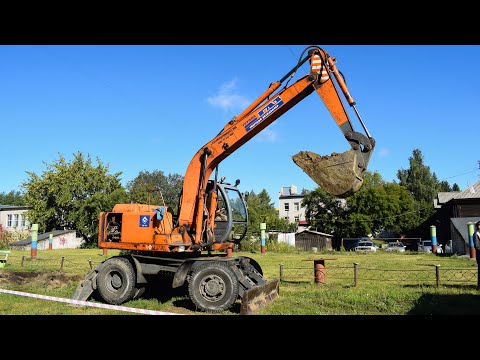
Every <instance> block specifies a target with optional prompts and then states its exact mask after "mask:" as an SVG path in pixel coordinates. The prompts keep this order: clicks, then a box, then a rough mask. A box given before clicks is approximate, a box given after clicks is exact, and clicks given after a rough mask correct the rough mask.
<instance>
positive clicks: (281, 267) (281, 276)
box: [280, 264, 283, 281]
mask: <svg viewBox="0 0 480 360" xmlns="http://www.w3.org/2000/svg"><path fill="white" fill-rule="evenodd" d="M282 279H283V264H280V281H282Z"/></svg>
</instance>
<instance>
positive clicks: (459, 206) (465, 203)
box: [431, 181, 480, 255]
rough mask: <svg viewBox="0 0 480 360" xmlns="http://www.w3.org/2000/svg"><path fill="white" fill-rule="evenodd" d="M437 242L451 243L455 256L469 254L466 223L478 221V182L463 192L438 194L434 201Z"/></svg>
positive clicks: (479, 218) (479, 205)
mask: <svg viewBox="0 0 480 360" xmlns="http://www.w3.org/2000/svg"><path fill="white" fill-rule="evenodd" d="M434 207H435V210H436V213H435V215H434V216H433V217H432V221H431V225H434V226H435V227H436V229H435V230H436V236H437V242H438V243H439V244H442V245H444V247H445V245H446V244H449V243H450V240H451V243H452V251H453V253H456V254H462V255H467V254H469V249H470V245H469V238H468V223H469V222H476V221H478V220H480V181H479V182H477V183H475V184H473V185H472V186H469V187H468V188H467V189H465V190H463V191H451V192H439V193H438V194H437V198H436V199H435V200H434Z"/></svg>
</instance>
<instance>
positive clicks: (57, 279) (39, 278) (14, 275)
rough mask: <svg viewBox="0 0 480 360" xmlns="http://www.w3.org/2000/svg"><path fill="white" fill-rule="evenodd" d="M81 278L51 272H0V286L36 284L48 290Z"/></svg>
mask: <svg viewBox="0 0 480 360" xmlns="http://www.w3.org/2000/svg"><path fill="white" fill-rule="evenodd" d="M81 278H82V277H81V276H78V275H75V276H71V275H70V276H69V275H65V274H63V273H59V272H52V271H34V272H32V271H0V286H1V285H2V284H8V283H13V284H16V285H24V284H37V285H45V286H47V287H49V288H52V287H53V288H58V287H63V286H66V285H68V284H69V283H70V282H72V281H75V282H78V281H80V280H81Z"/></svg>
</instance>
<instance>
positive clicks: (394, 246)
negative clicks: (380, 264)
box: [385, 241, 406, 252]
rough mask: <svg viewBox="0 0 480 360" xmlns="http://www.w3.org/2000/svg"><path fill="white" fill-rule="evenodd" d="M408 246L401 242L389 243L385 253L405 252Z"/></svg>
mask: <svg viewBox="0 0 480 360" xmlns="http://www.w3.org/2000/svg"><path fill="white" fill-rule="evenodd" d="M405 249H406V246H405V245H404V244H403V243H402V242H401V241H398V242H397V241H395V242H389V243H388V245H387V247H386V248H385V251H397V252H405Z"/></svg>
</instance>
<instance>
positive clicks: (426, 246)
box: [418, 240, 443, 254]
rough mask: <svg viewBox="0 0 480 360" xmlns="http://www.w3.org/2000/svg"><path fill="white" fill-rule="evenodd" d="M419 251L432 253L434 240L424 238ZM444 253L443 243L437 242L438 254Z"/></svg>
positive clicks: (419, 244) (419, 245)
mask: <svg viewBox="0 0 480 360" xmlns="http://www.w3.org/2000/svg"><path fill="white" fill-rule="evenodd" d="M418 252H424V253H431V252H432V241H431V240H422V241H420V242H419V243H418ZM441 253H443V249H442V244H437V254H441Z"/></svg>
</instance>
